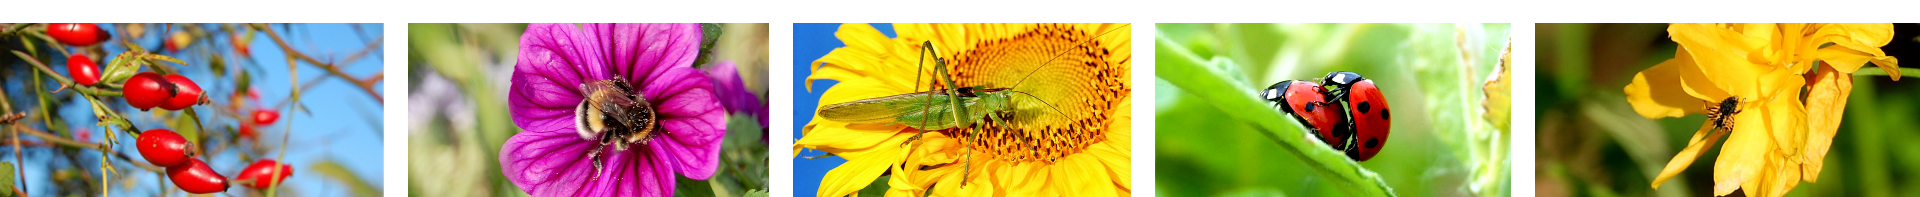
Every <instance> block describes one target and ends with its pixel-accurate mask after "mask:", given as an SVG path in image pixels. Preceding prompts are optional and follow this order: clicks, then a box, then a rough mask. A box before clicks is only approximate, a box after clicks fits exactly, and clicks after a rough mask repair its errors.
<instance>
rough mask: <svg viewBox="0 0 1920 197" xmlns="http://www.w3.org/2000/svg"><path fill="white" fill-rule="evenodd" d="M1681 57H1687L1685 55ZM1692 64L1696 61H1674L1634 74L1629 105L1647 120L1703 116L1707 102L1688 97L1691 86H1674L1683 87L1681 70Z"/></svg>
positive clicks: (1628, 85)
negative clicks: (1693, 114)
mask: <svg viewBox="0 0 1920 197" xmlns="http://www.w3.org/2000/svg"><path fill="white" fill-rule="evenodd" d="M1681 56H1685V54H1684V53H1682V54H1681ZM1691 64H1693V62H1692V61H1690V60H1688V59H1683V58H1674V59H1669V60H1667V61H1665V62H1660V64H1659V65H1654V66H1653V67H1652V68H1647V70H1642V71H1640V73H1637V74H1634V75H1633V82H1632V83H1628V84H1627V87H1626V88H1625V91H1626V93H1627V103H1631V104H1633V111H1634V112H1639V113H1640V116H1644V117H1647V118H1668V117H1680V116H1685V115H1687V114H1691V113H1704V112H1705V111H1704V110H1705V109H1706V106H1705V105H1704V104H1705V103H1704V102H1701V100H1702V99H1700V98H1695V97H1691V96H1689V95H1690V94H1688V93H1687V91H1686V90H1685V89H1686V88H1687V87H1688V86H1684V85H1673V84H1681V82H1680V81H1681V80H1682V79H1681V72H1682V71H1683V70H1682V69H1689V68H1690V67H1692V65H1691ZM1705 84H1710V83H1705ZM1701 89H1714V88H1701ZM1715 90H1717V89H1715ZM1703 92H1704V90H1703ZM1722 98H1725V97H1724V96H1723V97H1722Z"/></svg>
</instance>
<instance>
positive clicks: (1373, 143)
mask: <svg viewBox="0 0 1920 197" xmlns="http://www.w3.org/2000/svg"><path fill="white" fill-rule="evenodd" d="M1379 147H1380V138H1371V139H1367V148H1379Z"/></svg>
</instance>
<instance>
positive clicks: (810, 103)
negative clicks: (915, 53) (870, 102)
mask: <svg viewBox="0 0 1920 197" xmlns="http://www.w3.org/2000/svg"><path fill="white" fill-rule="evenodd" d="M873 28H875V29H879V30H880V33H882V34H886V35H887V37H889V38H892V37H896V36H895V35H894V33H893V24H873ZM839 30H840V24H838V23H795V24H793V93H794V97H795V98H794V99H793V100H794V101H793V118H794V120H793V124H794V125H793V128H796V129H794V130H793V136H795V137H803V136H801V135H800V133H801V132H800V129H798V128H804V127H806V126H807V122H812V121H813V111H814V110H816V108H818V107H819V106H820V93H822V92H826V90H827V88H830V87H833V85H834V84H838V83H839V82H838V81H833V80H815V81H814V82H813V85H814V90H815V91H812V92H808V91H807V76H808V75H813V60H817V59H820V57H823V56H827V52H831V51H833V49H834V48H840V47H844V46H847V44H846V43H842V42H840V38H836V37H834V36H833V32H835V31H839ZM823 154H827V153H826V152H823V151H818V150H813V149H805V150H801V151H800V156H802V157H805V156H818V155H823ZM842 163H847V160H846V159H841V158H840V157H827V158H820V159H806V158H798V157H795V158H793V189H794V191H793V194H794V195H800V196H806V195H813V194H817V193H819V191H818V190H819V189H820V179H821V178H822V177H826V175H827V171H829V170H833V168H834V167H839V166H840V164H842Z"/></svg>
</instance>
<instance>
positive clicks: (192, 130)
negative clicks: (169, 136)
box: [169, 108, 201, 144]
mask: <svg viewBox="0 0 1920 197" xmlns="http://www.w3.org/2000/svg"><path fill="white" fill-rule="evenodd" d="M198 116H199V115H198V114H197V113H194V111H193V109H191V108H189V109H186V110H185V111H180V117H174V118H173V122H172V123H170V124H171V125H169V126H172V127H173V131H174V132H177V133H180V137H184V138H187V141H188V142H193V144H201V142H200V133H201V132H200V123H199V122H194V120H198V119H200V118H199V117H198Z"/></svg>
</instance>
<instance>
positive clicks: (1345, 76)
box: [1320, 71, 1367, 87]
mask: <svg viewBox="0 0 1920 197" xmlns="http://www.w3.org/2000/svg"><path fill="white" fill-rule="evenodd" d="M1366 79H1367V78H1365V77H1360V73H1353V72H1347V71H1334V72H1329V73H1327V76H1326V77H1322V78H1320V84H1321V85H1330V86H1339V87H1347V86H1353V83H1354V82H1359V81H1360V80H1366Z"/></svg>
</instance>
